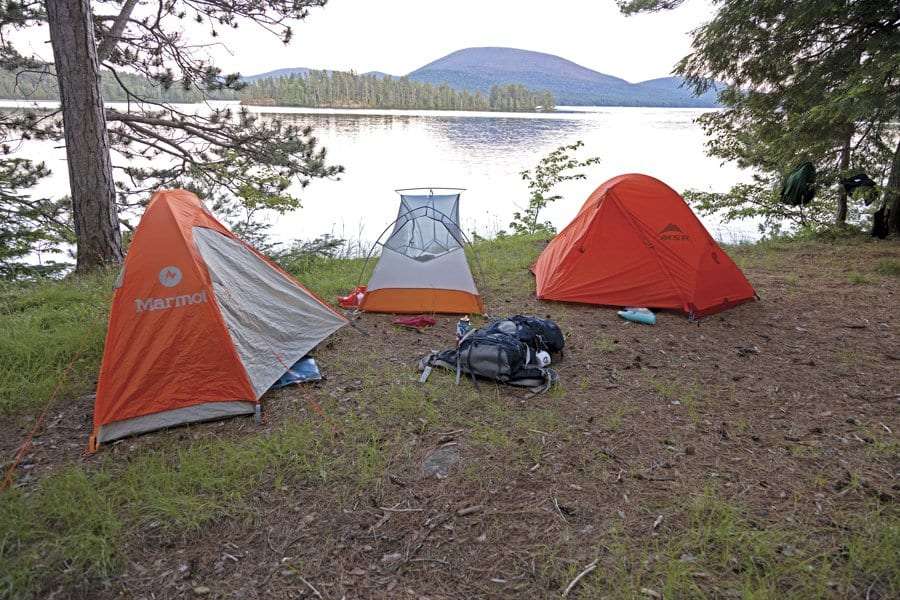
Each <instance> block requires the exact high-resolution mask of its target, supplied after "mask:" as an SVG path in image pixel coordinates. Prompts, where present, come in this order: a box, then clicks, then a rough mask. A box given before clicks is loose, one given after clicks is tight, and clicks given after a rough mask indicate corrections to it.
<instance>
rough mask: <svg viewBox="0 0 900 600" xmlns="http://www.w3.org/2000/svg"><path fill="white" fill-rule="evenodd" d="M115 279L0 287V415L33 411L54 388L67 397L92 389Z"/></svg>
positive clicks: (108, 275) (99, 277)
mask: <svg viewBox="0 0 900 600" xmlns="http://www.w3.org/2000/svg"><path fill="white" fill-rule="evenodd" d="M114 278H115V275H114V274H113V273H103V274H100V275H94V276H90V277H73V278H71V279H68V280H65V281H53V282H44V283H36V284H31V283H17V284H11V283H8V284H2V285H0V331H2V332H3V335H2V336H0V414H5V415H15V414H24V413H32V412H36V411H37V410H39V409H40V408H42V407H43V406H44V405H45V404H46V403H47V402H48V400H49V399H50V396H51V395H52V394H53V392H54V391H56V395H57V397H58V398H65V397H72V396H73V395H78V394H82V393H85V392H87V391H89V390H90V389H91V388H92V386H93V377H94V376H95V374H96V372H97V369H98V366H99V363H100V358H101V356H102V353H103V338H104V336H105V335H106V319H107V315H108V311H109V299H110V298H111V296H112V286H113V281H114ZM73 361H75V363H74V364H72V362H73ZM70 364H72V366H71V369H69V365H70ZM57 386H59V388H58V389H57Z"/></svg>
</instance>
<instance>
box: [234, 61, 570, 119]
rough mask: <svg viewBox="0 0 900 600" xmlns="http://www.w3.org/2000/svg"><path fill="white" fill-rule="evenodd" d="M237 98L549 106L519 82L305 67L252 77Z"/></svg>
mask: <svg viewBox="0 0 900 600" xmlns="http://www.w3.org/2000/svg"><path fill="white" fill-rule="evenodd" d="M239 95H240V98H241V103H242V104H248V105H263V106H268V105H271V106H304V107H312V108H396V109H421V110H497V111H510V112H512V111H523V112H529V111H537V110H553V107H554V105H555V100H554V98H553V94H552V93H550V92H548V91H534V90H530V89H528V88H526V87H525V86H523V85H518V84H509V85H495V86H493V87H492V88H491V90H490V94H487V95H486V94H483V93H481V92H474V93H472V92H468V91H464V90H463V91H460V90H455V89H453V88H451V87H450V86H447V85H438V86H435V85H432V84H430V83H420V82H417V81H413V80H411V79H409V78H408V77H390V76H379V75H358V74H356V73H353V72H345V71H330V72H329V71H310V72H309V73H307V74H306V75H302V74H294V75H289V76H287V77H273V78H265V79H257V80H255V81H252V82H250V83H249V84H247V86H246V87H244V88H243V89H242V90H241V91H240V92H239Z"/></svg>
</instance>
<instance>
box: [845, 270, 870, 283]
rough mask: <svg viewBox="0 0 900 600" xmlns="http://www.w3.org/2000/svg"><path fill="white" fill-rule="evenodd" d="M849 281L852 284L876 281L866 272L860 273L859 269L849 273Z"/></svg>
mask: <svg viewBox="0 0 900 600" xmlns="http://www.w3.org/2000/svg"><path fill="white" fill-rule="evenodd" d="M847 281H848V282H849V283H850V284H851V285H869V284H870V283H874V281H873V280H872V278H871V277H870V276H868V275H866V274H865V273H859V272H857V271H850V272H849V273H848V274H847Z"/></svg>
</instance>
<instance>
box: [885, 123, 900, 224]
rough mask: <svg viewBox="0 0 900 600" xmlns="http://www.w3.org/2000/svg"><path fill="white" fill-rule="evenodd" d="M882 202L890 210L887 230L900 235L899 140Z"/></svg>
mask: <svg viewBox="0 0 900 600" xmlns="http://www.w3.org/2000/svg"><path fill="white" fill-rule="evenodd" d="M884 202H885V204H887V207H888V210H889V211H890V212H889V213H888V215H887V218H888V222H887V225H888V232H889V233H890V234H891V235H893V236H897V237H900V140H898V141H897V149H896V150H895V151H894V162H893V164H891V174H890V176H889V177H888V183H887V190H886V191H885V193H884Z"/></svg>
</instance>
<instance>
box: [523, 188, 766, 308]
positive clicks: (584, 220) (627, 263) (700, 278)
mask: <svg viewBox="0 0 900 600" xmlns="http://www.w3.org/2000/svg"><path fill="white" fill-rule="evenodd" d="M532 271H533V272H534V274H535V281H536V286H537V297H538V298H540V299H543V300H561V301H565V302H584V303H588V304H602V305H607V306H645V307H648V308H660V309H670V310H677V311H682V312H684V313H687V314H688V315H691V316H693V317H701V316H704V315H709V314H712V313H716V312H719V311H721V310H725V309H726V308H729V307H732V306H735V305H737V304H741V303H743V302H746V301H748V300H752V299H753V298H754V297H755V296H756V292H754V291H753V288H752V287H751V286H750V283H749V282H748V281H747V279H746V278H745V277H744V274H743V273H741V270H740V269H739V268H738V267H737V265H735V264H734V262H733V261H732V260H731V258H729V257H728V255H727V254H725V252H724V251H723V250H722V248H720V247H719V245H718V244H716V242H715V240H714V239H713V238H712V236H711V235H709V232H708V231H706V229H705V228H704V227H703V224H702V223H701V222H700V220H699V219H698V218H697V217H696V215H694V212H693V211H692V210H691V209H690V207H689V206H688V205H687V203H686V202H685V201H684V199H683V198H682V197H681V196H679V195H678V193H677V192H676V191H675V190H673V189H672V188H670V187H669V186H667V185H666V184H665V183H663V182H661V181H659V180H658V179H654V178H653V177H649V176H647V175H637V174H630V175H620V176H618V177H614V178H612V179H610V180H609V181H607V182H606V183H604V184H603V185H601V186H600V187H598V188H597V189H596V190H595V191H594V193H593V194H591V195H590V197H589V198H588V199H587V201H586V202H585V203H584V205H583V206H582V208H581V211H580V212H579V213H578V215H577V216H576V217H575V219H573V220H572V222H571V223H569V224H568V225H567V226H566V228H565V229H563V230H562V231H561V232H560V233H559V235H557V236H556V237H555V238H553V240H551V242H550V244H549V245H548V246H547V247H546V248H545V249H544V251H543V252H542V253H541V255H540V256H539V257H538V260H537V262H536V263H535V264H534V266H533V267H532Z"/></svg>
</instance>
